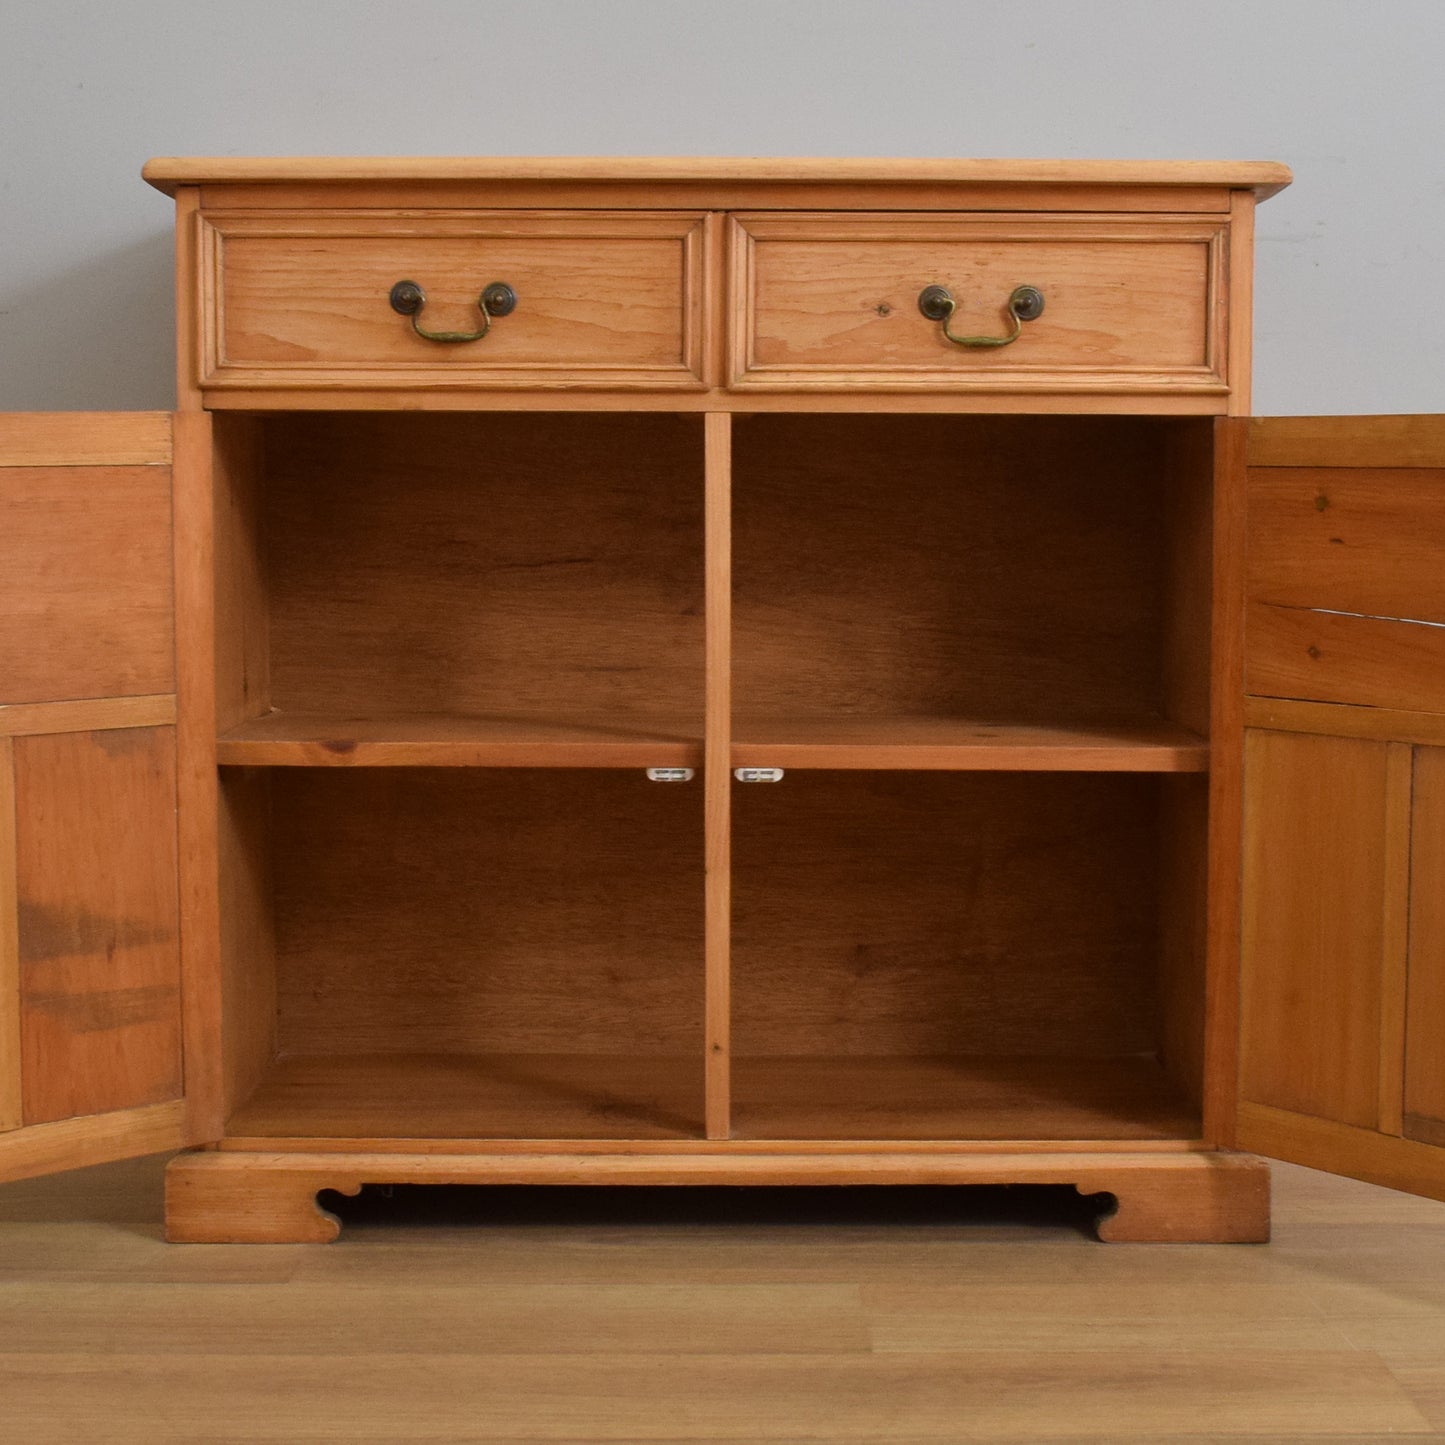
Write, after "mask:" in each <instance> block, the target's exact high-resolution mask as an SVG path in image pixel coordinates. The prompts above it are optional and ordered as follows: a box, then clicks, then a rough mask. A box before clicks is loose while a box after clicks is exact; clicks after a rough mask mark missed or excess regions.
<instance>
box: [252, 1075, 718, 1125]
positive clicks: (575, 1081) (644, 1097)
mask: <svg viewBox="0 0 1445 1445" xmlns="http://www.w3.org/2000/svg"><path fill="white" fill-rule="evenodd" d="M226 1132H227V1134H228V1135H230V1136H232V1137H245V1138H257V1139H264V1138H316V1139H680V1138H697V1137H699V1136H700V1135H701V1133H702V1059H701V1056H699V1057H697V1058H695V1059H676V1058H646V1057H640V1056H637V1055H630V1056H629V1055H616V1056H614V1055H605V1056H604V1055H595V1054H331V1055H308V1056H304V1057H299V1058H288V1059H280V1060H278V1061H277V1062H275V1063H274V1064H272V1066H271V1067H270V1069H269V1070H268V1071H267V1073H266V1074H265V1076H264V1077H263V1078H262V1080H261V1083H260V1085H259V1086H258V1087H257V1088H256V1089H255V1091H254V1092H253V1093H252V1094H251V1097H250V1098H249V1099H248V1100H247V1101H246V1102H245V1103H244V1104H242V1105H241V1107H240V1108H239V1109H237V1110H236V1111H235V1113H234V1114H233V1115H232V1116H231V1119H230V1122H229V1123H228V1125H227V1129H226Z"/></svg>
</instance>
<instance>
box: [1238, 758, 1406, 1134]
mask: <svg viewBox="0 0 1445 1445" xmlns="http://www.w3.org/2000/svg"><path fill="white" fill-rule="evenodd" d="M1388 767H1389V745H1388V744H1385V743H1376V742H1367V741H1365V740H1363V739H1359V738H1330V737H1308V736H1305V735H1304V734H1299V733H1271V732H1262V731H1255V730H1251V731H1250V732H1249V733H1248V735H1247V738H1246V742H1245V825H1244V879H1245V887H1244V924H1243V937H1242V947H1241V952H1242V970H1243V979H1242V1004H1241V1022H1240V1030H1241V1037H1242V1040H1243V1048H1242V1057H1241V1075H1240V1079H1241V1082H1240V1097H1241V1099H1242V1100H1245V1101H1248V1102H1250V1103H1255V1104H1264V1105H1269V1106H1271V1107H1273V1108H1276V1109H1284V1110H1288V1111H1291V1112H1293V1113H1296V1114H1309V1115H1313V1116H1316V1117H1319V1118H1323V1119H1331V1120H1336V1121H1338V1122H1339V1123H1341V1124H1344V1125H1351V1126H1355V1127H1358V1128H1365V1129H1373V1128H1375V1127H1376V1126H1377V1124H1378V1120H1379V1106H1380V1099H1379V1075H1380V1052H1379V1050H1380V1029H1381V1007H1382V990H1381V971H1382V967H1383V966H1384V956H1385V946H1386V931H1387V925H1388V919H1389V917H1390V915H1391V914H1392V913H1393V911H1394V910H1396V909H1398V908H1400V907H1401V906H1403V904H1404V899H1403V898H1398V897H1392V896H1390V894H1389V893H1388V892H1387V888H1388V886H1389V885H1390V884H1391V883H1394V884H1396V885H1397V886H1398V883H1399V881H1400V880H1399V877H1398V874H1394V875H1392V874H1390V873H1389V872H1387V869H1386V857H1387V844H1388V833H1387V819H1388V813H1387V789H1386V784H1387V770H1388Z"/></svg>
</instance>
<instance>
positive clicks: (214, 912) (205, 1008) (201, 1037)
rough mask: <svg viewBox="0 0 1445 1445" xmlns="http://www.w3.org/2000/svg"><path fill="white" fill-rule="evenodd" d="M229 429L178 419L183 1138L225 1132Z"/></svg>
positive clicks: (200, 415)
mask: <svg viewBox="0 0 1445 1445" xmlns="http://www.w3.org/2000/svg"><path fill="white" fill-rule="evenodd" d="M234 435H235V429H234V427H233V426H232V425H231V424H230V422H229V419H227V420H225V421H222V422H221V423H220V424H218V425H213V423H212V419H211V416H210V414H209V413H207V412H203V411H199V410H195V411H183V412H178V413H177V414H176V419H175V446H176V471H175V549H176V550H175V556H176V566H175V597H176V619H177V628H176V694H177V695H176V734H175V737H176V830H177V833H176V836H177V843H178V848H177V857H178V863H179V880H180V958H181V976H182V980H183V982H184V987H183V989H182V994H181V1001H182V1005H183V1011H182V1017H181V1027H182V1034H183V1039H184V1053H185V1087H186V1101H187V1116H186V1117H187V1124H186V1142H187V1143H190V1144H199V1143H206V1142H209V1141H210V1140H212V1139H215V1138H218V1137H219V1135H220V1133H221V1123H222V1116H223V1102H224V1078H225V1069H226V1061H225V1054H224V1036H223V1033H222V1027H221V1024H222V1020H221V987H222V984H221V954H220V948H221V921H220V903H219V887H220V879H219V876H218V871H217V869H218V860H219V857H220V845H219V841H218V837H217V822H216V788H217V776H216V708H217V701H218V696H219V689H218V684H217V676H216V666H217V636H216V607H217V591H216V570H215V569H216V542H215V499H216V497H215V486H214V477H213V469H214V468H216V467H218V466H219V468H220V470H222V471H224V470H225V467H226V465H227V460H228V456H229V452H228V446H229V443H230V441H231V439H232V438H233V437H234Z"/></svg>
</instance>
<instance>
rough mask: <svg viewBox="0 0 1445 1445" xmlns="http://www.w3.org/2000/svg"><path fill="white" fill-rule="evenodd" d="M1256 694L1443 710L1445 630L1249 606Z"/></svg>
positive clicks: (1249, 672)
mask: <svg viewBox="0 0 1445 1445" xmlns="http://www.w3.org/2000/svg"><path fill="white" fill-rule="evenodd" d="M1246 626H1247V628H1248V652H1247V664H1246V685H1247V686H1248V688H1249V690H1250V692H1251V693H1254V694H1257V695H1261V696H1268V697H1284V698H1298V699H1301V700H1305V701H1314V702H1338V703H1351V704H1359V705H1362V706H1365V707H1380V708H1392V709H1400V710H1403V711H1420V712H1436V713H1445V627H1441V626H1436V625H1427V624H1423V623H1416V622H1397V621H1394V620H1391V619H1387V618H1380V617H1357V616H1351V615H1348V614H1342V613H1338V612H1317V611H1313V610H1311V609H1309V608H1305V607H1273V606H1271V605H1269V604H1268V603H1265V602H1253V603H1251V604H1250V605H1249V607H1248V611H1247V616H1246Z"/></svg>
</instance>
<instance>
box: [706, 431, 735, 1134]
mask: <svg viewBox="0 0 1445 1445" xmlns="http://www.w3.org/2000/svg"><path fill="white" fill-rule="evenodd" d="M704 425H705V427H706V431H705V447H706V458H705V460H706V478H705V485H706V489H707V497H706V504H705V505H706V549H707V554H706V589H707V602H706V614H707V636H706V648H707V658H706V661H707V684H706V687H707V698H706V708H707V734H706V742H705V747H706V754H705V757H704V771H703V788H704V794H703V814H704V815H703V833H704V839H703V851H704V858H703V867H704V883H703V886H704V889H705V892H706V898H705V901H704V908H705V913H706V916H705V920H704V969H705V972H706V978H705V983H704V991H705V998H704V1016H703V1048H704V1050H705V1059H704V1069H705V1078H704V1093H705V1109H706V1130H707V1137H708V1138H709V1139H726V1138H727V1137H728V1135H729V1134H730V1133H731V1131H732V1125H731V1109H732V774H731V767H730V764H731V761H732V728H733V723H732V607H733V595H732V512H733V490H732V418H731V417H729V416H727V415H719V414H710V415H709V416H708V417H707V419H706V421H705V423H704Z"/></svg>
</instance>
